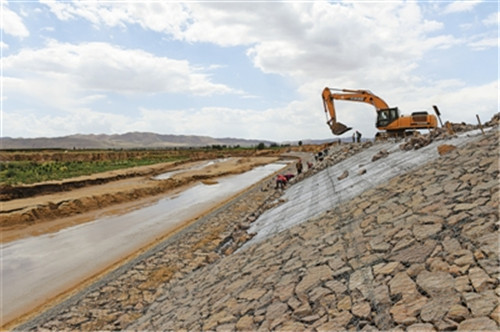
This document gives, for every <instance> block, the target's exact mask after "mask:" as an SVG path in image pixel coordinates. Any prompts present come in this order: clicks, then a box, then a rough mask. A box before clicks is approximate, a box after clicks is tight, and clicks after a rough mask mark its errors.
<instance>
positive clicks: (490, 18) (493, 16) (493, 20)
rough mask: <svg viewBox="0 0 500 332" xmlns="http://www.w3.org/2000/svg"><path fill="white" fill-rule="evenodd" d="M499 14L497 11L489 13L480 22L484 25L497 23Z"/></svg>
mask: <svg viewBox="0 0 500 332" xmlns="http://www.w3.org/2000/svg"><path fill="white" fill-rule="evenodd" d="M499 15H500V14H499V12H496V13H491V14H490V15H488V17H486V18H485V19H484V20H483V21H482V22H483V24H484V25H498V22H499Z"/></svg>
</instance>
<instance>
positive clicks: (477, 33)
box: [0, 0, 499, 142]
mask: <svg viewBox="0 0 500 332" xmlns="http://www.w3.org/2000/svg"><path fill="white" fill-rule="evenodd" d="M1 5H2V7H1V27H2V30H1V32H2V36H1V37H2V38H1V45H0V46H1V51H2V68H1V69H2V77H1V79H2V81H1V84H2V85H1V87H2V96H1V103H2V114H1V115H2V124H1V136H3V137H57V136H65V135H71V134H102V133H105V134H121V133H126V132H132V131H140V132H154V133H159V134H176V135H203V136H211V137H217V138H222V137H237V138H247V139H266V140H272V141H276V142H284V141H298V140H304V139H328V138H333V135H332V134H331V132H330V130H329V128H328V126H327V125H326V115H325V113H324V111H323V105H322V100H321V92H322V90H323V88H324V87H326V86H328V87H333V88H349V89H368V90H371V91H372V92H374V93H375V94H377V95H378V96H379V97H381V98H382V99H384V100H385V101H386V102H387V103H388V104H389V105H390V106H392V107H394V106H398V107H399V108H400V110H401V111H402V113H403V114H410V113H411V112H414V111H421V110H427V111H429V112H432V105H438V106H439V108H440V110H441V113H442V118H443V121H446V120H449V121H452V122H462V121H464V122H468V123H476V114H478V115H479V116H480V118H481V119H482V121H483V122H485V121H487V120H489V119H491V117H492V116H493V114H495V113H496V112H498V64H499V57H498V47H499V46H498V45H499V39H498V31H499V25H498V22H499V19H498V17H499V16H498V12H499V6H498V2H497V1H496V0H494V1H491V0H490V1H487V0H484V1H479V0H478V1H330V2H324V1H287V2H277V1H273V2H266V1H259V2H249V1H179V2H162V1H47V0H42V1H15V0H11V1H2V2H1ZM336 109H337V116H338V119H339V121H341V122H343V123H345V124H347V125H349V126H351V127H353V128H354V129H357V130H360V131H361V132H362V133H363V135H364V136H365V137H373V135H374V134H375V133H376V128H375V111H374V108H373V107H371V106H370V105H368V104H361V103H353V102H336ZM350 135H351V133H346V134H344V136H350Z"/></svg>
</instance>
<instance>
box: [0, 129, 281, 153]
mask: <svg viewBox="0 0 500 332" xmlns="http://www.w3.org/2000/svg"><path fill="white" fill-rule="evenodd" d="M260 143H264V144H266V145H268V146H269V145H270V144H273V143H274V142H271V141H265V140H248V139H240V138H213V137H208V136H188V135H160V134H155V133H143V132H132V133H126V134H114V135H106V134H100V135H94V134H89V135H81V134H76V135H70V136H63V137H40V138H10V137H2V138H1V142H0V149H2V150H6V149H51V148H52V149H133V148H171V147H201V146H208V145H226V146H237V145H239V146H242V147H250V146H257V145H259V144H260Z"/></svg>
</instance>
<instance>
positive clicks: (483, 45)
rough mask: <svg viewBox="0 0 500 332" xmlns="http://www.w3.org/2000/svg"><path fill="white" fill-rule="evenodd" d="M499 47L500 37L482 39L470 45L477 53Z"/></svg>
mask: <svg viewBox="0 0 500 332" xmlns="http://www.w3.org/2000/svg"><path fill="white" fill-rule="evenodd" d="M499 45H500V39H499V38H498V37H485V38H480V39H477V40H475V41H473V42H470V43H469V44H468V46H469V47H470V48H472V49H473V50H476V51H482V50H486V49H489V48H493V47H496V48H498V47H499Z"/></svg>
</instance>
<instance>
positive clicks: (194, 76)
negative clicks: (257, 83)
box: [3, 41, 239, 109]
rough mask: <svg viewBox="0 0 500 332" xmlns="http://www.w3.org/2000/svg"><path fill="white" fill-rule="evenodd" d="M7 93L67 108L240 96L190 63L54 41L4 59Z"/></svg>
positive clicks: (98, 45)
mask: <svg viewBox="0 0 500 332" xmlns="http://www.w3.org/2000/svg"><path fill="white" fill-rule="evenodd" d="M3 65H4V75H5V88H6V94H7V95H8V94H9V93H20V92H24V93H25V94H26V95H28V96H31V97H34V98H37V99H39V100H44V101H45V102H46V103H47V104H51V105H54V106H57V108H59V109H65V108H66V109H67V108H71V107H76V106H78V105H82V104H85V103H86V101H87V99H86V98H85V97H86V96H87V97H88V96H89V95H90V96H92V95H94V94H96V93H98V94H102V93H103V92H113V93H118V94H155V93H187V94H192V95H200V96H207V95H213V94H225V93H239V92H238V91H234V90H232V89H231V88H229V87H228V86H226V85H223V84H217V83H213V82H211V80H210V77H209V75H208V74H207V73H206V72H204V71H203V70H202V69H199V68H195V67H193V66H191V65H190V64H189V63H188V62H187V61H185V60H173V59H169V58H166V57H158V56H155V55H153V54H150V53H147V52H145V51H142V50H127V49H123V48H120V47H117V46H114V45H110V44H106V43H97V42H94V43H82V44H78V45H73V44H67V43H59V42H56V41H51V42H49V43H48V44H47V45H46V47H45V48H42V49H23V50H22V51H20V52H19V53H18V54H15V55H10V56H7V57H5V58H4V59H3Z"/></svg>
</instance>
